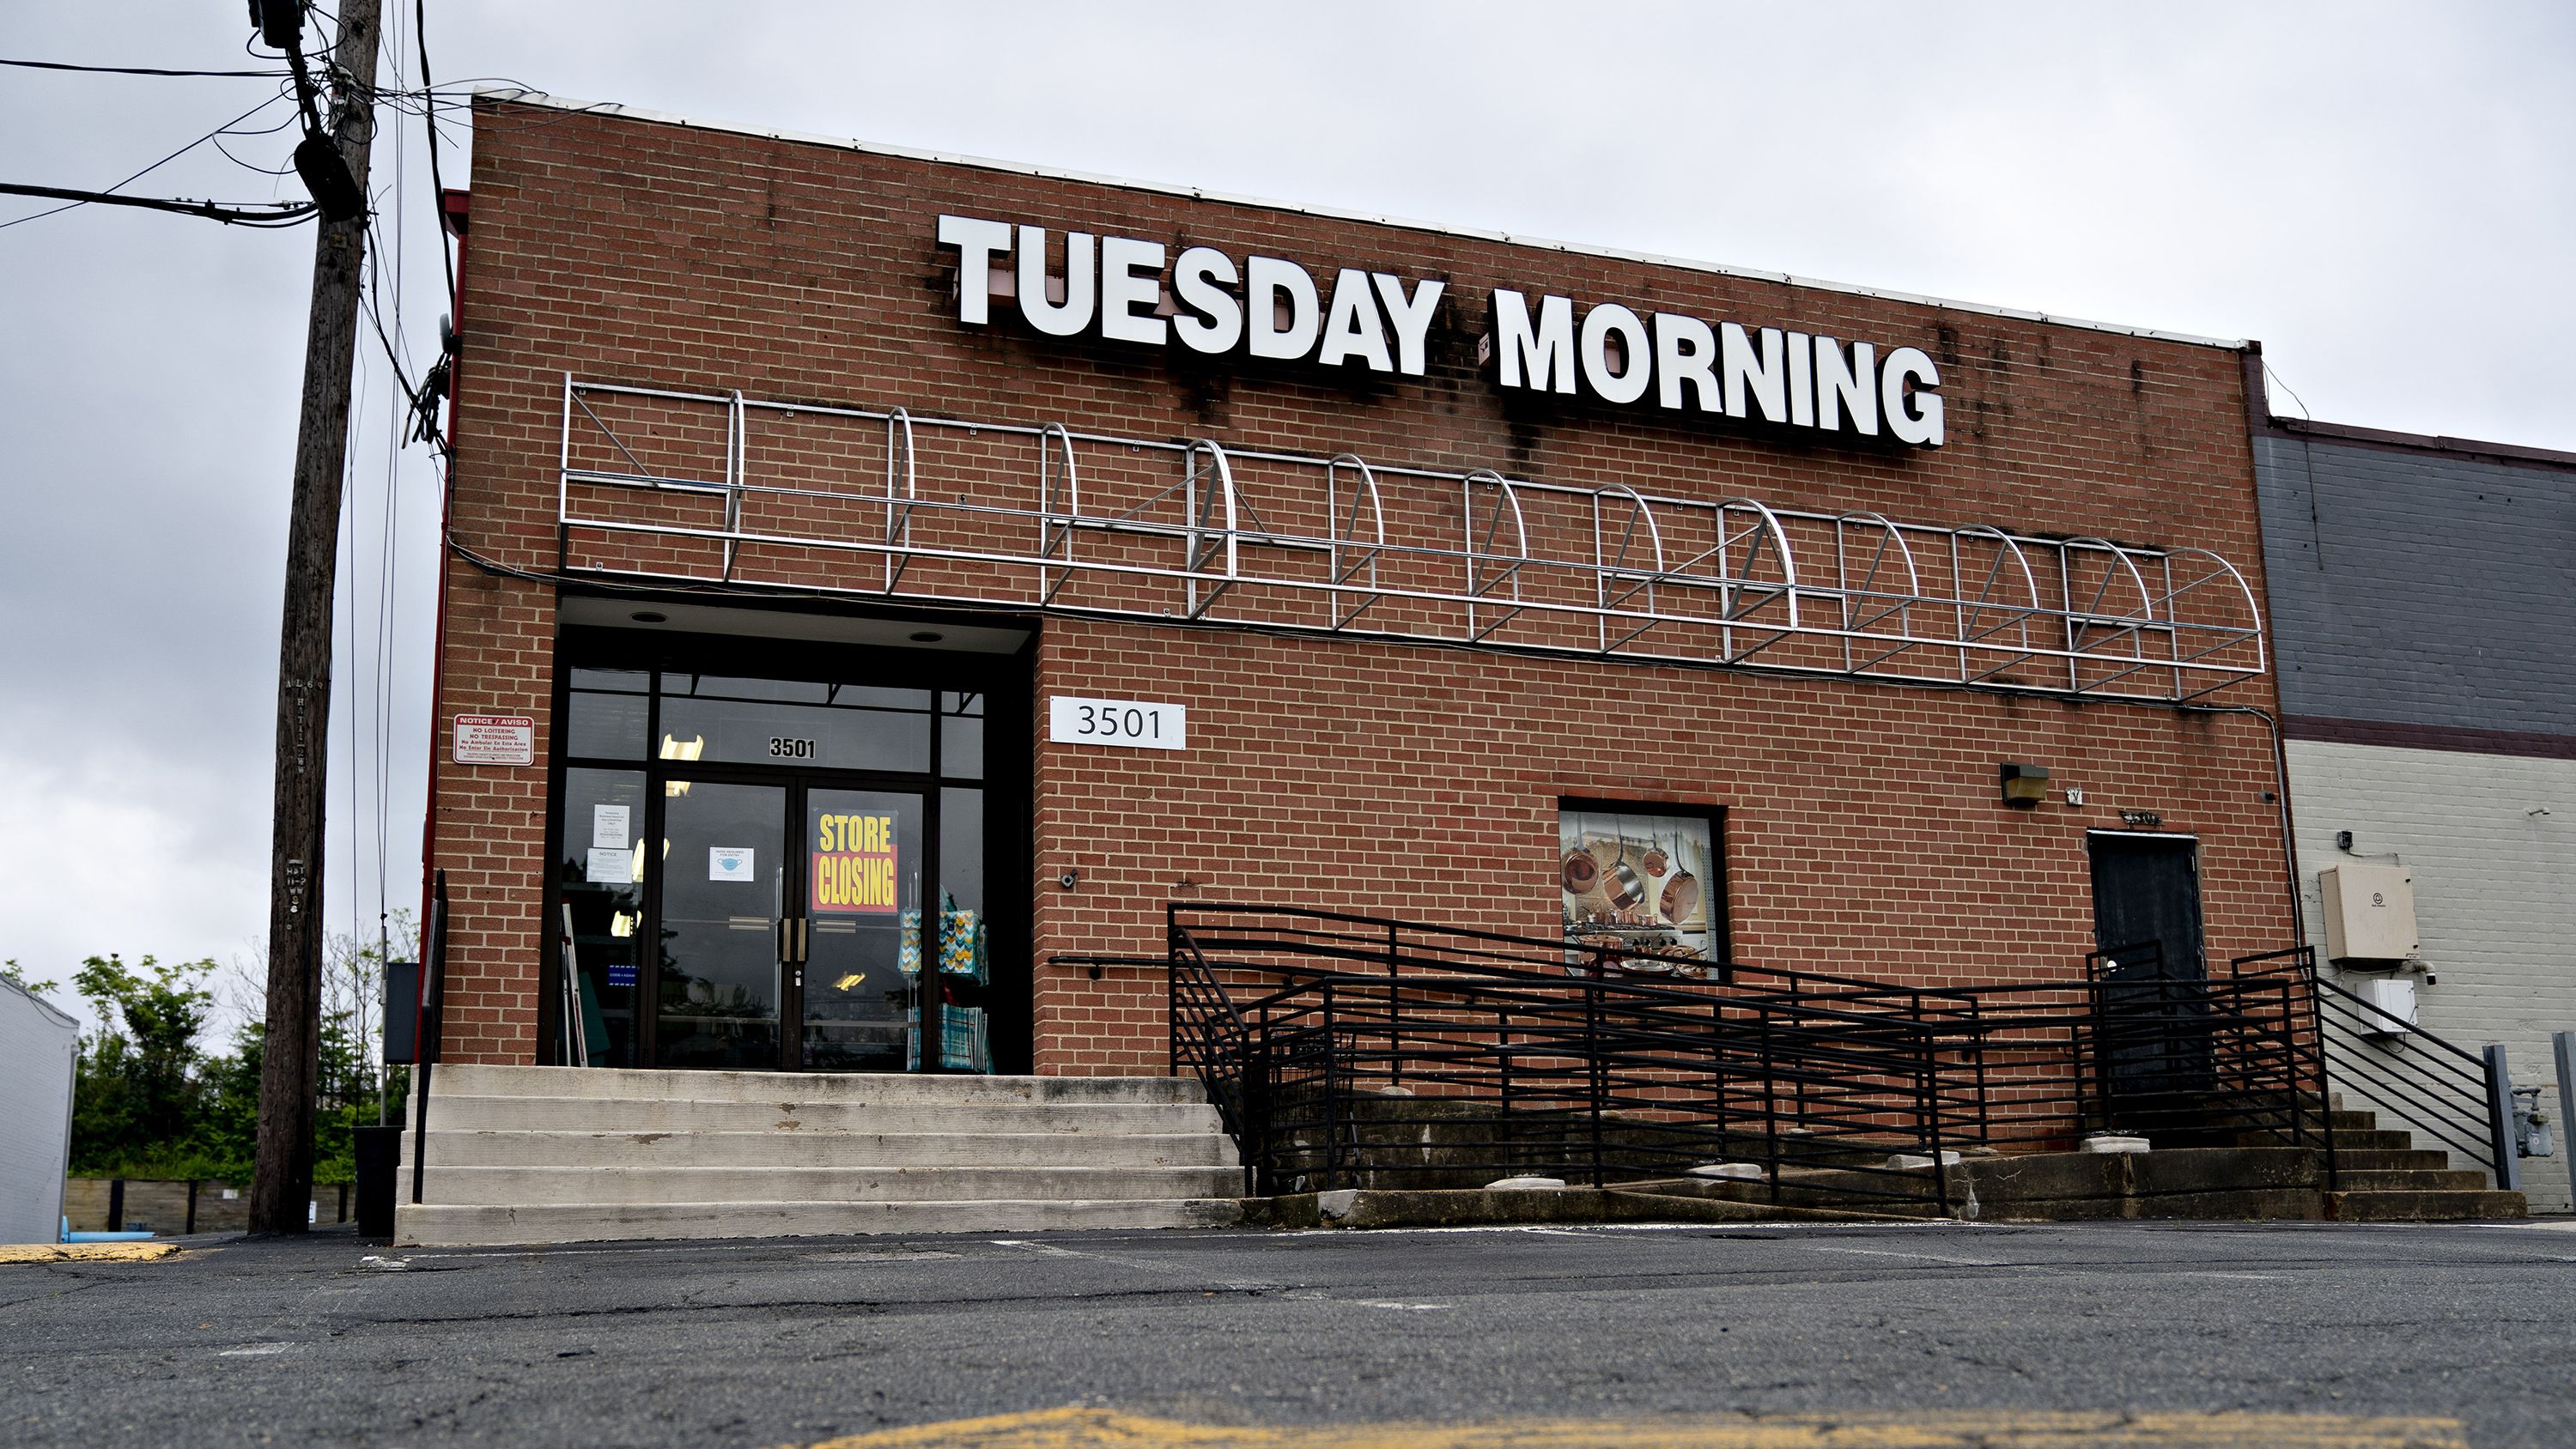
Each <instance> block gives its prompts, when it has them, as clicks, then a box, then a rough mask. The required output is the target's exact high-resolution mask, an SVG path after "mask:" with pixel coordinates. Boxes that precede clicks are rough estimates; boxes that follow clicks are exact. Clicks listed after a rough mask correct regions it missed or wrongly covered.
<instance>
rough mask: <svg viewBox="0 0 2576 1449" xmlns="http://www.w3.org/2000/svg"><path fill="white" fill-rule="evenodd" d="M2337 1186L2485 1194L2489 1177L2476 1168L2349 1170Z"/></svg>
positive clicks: (2337, 1180)
mask: <svg viewBox="0 0 2576 1449" xmlns="http://www.w3.org/2000/svg"><path fill="white" fill-rule="evenodd" d="M2335 1185H2336V1186H2337V1187H2339V1188H2341V1189H2342V1190H2343V1191H2345V1192H2484V1191H2486V1187H2487V1175H2486V1174H2485V1173H2483V1172H2480V1171H2478V1170H2476V1169H2474V1168H2443V1169H2440V1170H2438V1171H2426V1170H2423V1169H2417V1170H2414V1171H2396V1172H2390V1171H2383V1170H2379V1169H2374V1168H2353V1167H2346V1168H2343V1169H2341V1170H2340V1171H2338V1172H2337V1173H2336V1174H2335Z"/></svg>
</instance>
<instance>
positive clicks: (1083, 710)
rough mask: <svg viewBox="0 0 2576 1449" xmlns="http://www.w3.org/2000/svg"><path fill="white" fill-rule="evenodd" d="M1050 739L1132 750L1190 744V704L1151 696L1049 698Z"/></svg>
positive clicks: (1182, 748)
mask: <svg viewBox="0 0 2576 1449" xmlns="http://www.w3.org/2000/svg"><path fill="white" fill-rule="evenodd" d="M1047 738H1048V739H1049V740H1051V741H1053V742H1054V743H1056V744H1059V745H1116V746H1120V747H1122V748H1125V749H1131V750H1185V749H1188V748H1189V747H1190V712H1189V709H1188V707H1187V706H1185V705H1178V704H1158V703H1156V702H1155V701H1153V700H1149V699H1077V698H1075V697H1074V696H1072V695H1067V694H1059V695H1054V696H1052V697H1050V698H1049V699H1048V700H1047Z"/></svg>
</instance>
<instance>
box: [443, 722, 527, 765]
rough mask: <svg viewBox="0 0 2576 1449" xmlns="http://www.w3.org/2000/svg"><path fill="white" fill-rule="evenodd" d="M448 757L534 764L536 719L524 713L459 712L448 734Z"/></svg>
mask: <svg viewBox="0 0 2576 1449" xmlns="http://www.w3.org/2000/svg"><path fill="white" fill-rule="evenodd" d="M447 758H448V759H449V761H450V762H452V763H455V764H459V765H533V764H535V763H536V762H537V722H536V721H535V720H533V719H530V718H529V717H528V716H526V715H523V714H460V715H458V716H457V717H456V728H455V730H454V731H453V732H451V733H450V734H449V735H448V737H447Z"/></svg>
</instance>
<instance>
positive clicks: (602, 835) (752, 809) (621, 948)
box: [548, 664, 990, 1071]
mask: <svg viewBox="0 0 2576 1449" xmlns="http://www.w3.org/2000/svg"><path fill="white" fill-rule="evenodd" d="M848 672H849V673H851V674H857V675H864V674H866V673H868V672H869V671H868V670H866V669H863V668H860V667H858V666H857V665H855V664H854V665H853V666H852V667H851V669H850V670H849V671H848ZM570 673H571V678H570V679H569V680H568V681H567V684H568V686H569V687H568V688H567V689H566V691H565V713H564V718H563V728H562V730H561V738H562V741H563V767H562V771H561V774H560V775H559V777H558V779H559V786H558V791H559V793H558V795H557V799H556V813H555V821H554V827H553V834H554V836H555V839H556V841H557V842H558V844H559V845H560V847H561V848H560V850H559V851H558V852H557V855H556V867H555V869H556V876H555V882H556V884H555V898H554V903H553V915H552V918H551V919H550V921H549V923H548V924H549V926H550V927H551V934H552V936H553V938H554V945H555V950H554V951H553V952H552V953H551V954H552V957H553V963H554V965H555V966H556V969H555V970H554V971H553V972H552V973H551V976H550V982H551V987H552V991H553V993H554V994H553V997H552V1000H551V1002H550V1006H551V1011H550V1015H551V1016H552V1018H553V1020H554V1021H555V1022H556V1023H557V1031H556V1035H555V1043H554V1045H555V1046H556V1048H558V1050H557V1051H556V1052H554V1053H550V1054H549V1059H550V1060H556V1061H563V1062H566V1063H575V1064H581V1065H588V1066H602V1067H629V1066H632V1067H717V1068H724V1067H730V1068H735V1069H751V1070H763V1071H767V1070H806V1069H811V1070H820V1071H903V1070H906V1069H907V1068H908V1067H910V1066H911V1065H912V1064H913V1063H914V1062H915V1061H924V1062H928V1063H933V1064H941V1065H944V1067H945V1068H946V1069H948V1070H956V1071H985V1070H990V1064H989V1063H990V1058H989V1053H988V1052H987V1051H986V1050H985V1047H986V1044H987V1042H988V1037H987V1035H986V1033H985V1029H984V1028H985V1023H986V1022H987V1021H988V1019H989V1018H988V1017H987V1014H986V1002H987V998H986V997H985V996H984V994H983V989H982V986H983V982H984V980H985V974H984V970H983V967H984V964H985V962H986V961H987V960H988V959H989V958H988V957H986V956H985V955H984V953H983V952H982V951H981V950H977V951H974V952H971V953H968V954H967V955H965V956H964V957H962V958H958V959H950V958H948V957H941V958H940V960H939V961H938V962H937V963H935V964H933V963H925V962H924V961H923V960H922V959H921V957H922V956H923V955H924V954H933V955H936V954H937V945H936V944H934V945H933V946H932V948H931V951H930V952H928V953H925V951H924V949H923V947H924V937H925V935H928V936H931V937H932V938H933V940H934V941H935V942H936V943H938V944H947V943H949V942H950V941H951V940H952V938H954V939H971V940H973V941H974V942H977V943H979V944H980V943H984V942H987V941H989V939H990V937H989V932H988V931H987V930H986V929H985V928H984V925H983V921H984V915H983V907H984V905H985V900H984V866H985V845H986V823H985V815H986V805H987V796H988V792H987V790H986V789H985V782H984V779H983V773H984V749H983V741H984V725H985V718H986V716H985V697H984V696H983V695H981V694H979V693H973V692H967V691H959V690H931V689H915V688H909V687H897V686H893V685H879V684H867V685H858V684H836V683H832V682H829V681H818V680H813V679H801V680H800V679H793V678H776V677H759V676H748V675H709V674H696V673H689V672H684V671H680V670H675V669H669V668H652V669H599V668H591V667H588V666H582V665H576V666H574V667H573V668H572V669H571V671H570ZM952 908H953V909H952ZM966 925H971V926H972V928H973V929H971V930H965V929H957V930H952V926H958V927H962V926H966ZM925 964H931V969H930V970H927V971H925V970H924V969H923V967H924V965H925ZM942 966H945V967H948V968H950V969H948V970H945V971H943V970H941V969H940V967H942ZM959 967H963V968H965V969H964V970H963V972H962V973H961V972H960V971H959V970H958V969H957V968H959ZM925 992H926V993H927V994H928V996H929V997H930V998H932V999H931V1001H930V1002H929V1003H928V1006H929V1008H930V1009H929V1010H928V1011H927V1012H926V1013H925V1012H924V1011H923V1010H922V1009H921V1008H922V1007H923V1006H924V1002H923V1000H922V996H923V994H924V993H925ZM925 1014H926V1015H927V1017H928V1019H927V1020H926V1021H924V1020H920V1018H921V1017H922V1016H924V1015H925ZM952 1023H954V1026H953V1028H952ZM916 1036H918V1038H919V1039H918V1040H917V1039H916Z"/></svg>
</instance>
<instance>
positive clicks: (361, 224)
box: [250, 0, 379, 1233]
mask: <svg viewBox="0 0 2576 1449" xmlns="http://www.w3.org/2000/svg"><path fill="white" fill-rule="evenodd" d="M378 3H379V0H344V3H343V4H342V5H341V7H340V12H339V26H340V30H339V44H338V46H337V48H336V49H335V50H334V51H333V54H332V73H333V77H334V80H335V85H334V91H335V96H334V103H333V106H332V124H331V142H332V144H333V145H335V146H337V147H338V148H339V151H340V155H341V158H342V159H343V160H345V161H346V162H347V163H348V170H349V176H350V178H351V180H352V181H354V183H355V184H356V186H357V188H358V192H359V194H360V195H361V196H363V195H364V194H365V190H366V184H367V159H368V150H369V147H370V145H371V144H372V143H373V141H374V139H375V89H376V51H377V41H378ZM366 240H367V217H366V212H365V210H364V209H363V208H361V209H360V210H359V212H358V213H357V214H356V215H355V216H338V217H333V216H325V217H324V218H323V219H322V221H321V223H320V227H319V232H318V234H317V235H316V237H315V238H314V250H313V300H312V312H311V317H310V320H309V322H308V323H307V327H306V332H305V341H304V403H303V412H302V417H301V421H300V422H299V424H298V426H297V429H296V437H295V492H294V500H293V503H292V505H291V508H290V512H289V514H288V521H287V536H286V595H285V605H284V609H283V617H282V621H281V624H280V627H279V634H278V677H277V781H276V795H275V803H274V812H275V813H274V817H273V824H272V832H273V838H272V842H271V846H270V859H269V908H268V1010H267V1022H268V1026H267V1036H266V1042H265V1045H264V1048H263V1051H262V1055H261V1061H260V1081H259V1138H258V1145H257V1157H256V1166H255V1169H254V1172H253V1175H252V1180H251V1202H250V1228H251V1231H253V1232H261V1233H300V1232H303V1231H304V1230H305V1227H306V1223H307V1214H308V1207H307V1204H308V1202H309V1201H310V1198H311V1195H312V1187H313V1121H314V1110H315V1102H314V1091H315V1087H316V1074H317V1071H318V1063H319V1061H320V1058H321V1054H322V1035H321V1033H322V1010H321V993H322V830H323V801H324V785H325V774H326V764H327V760H328V743H329V739H330V722H331V603H332V593H333V590H334V587H335V585H336V583H337V578H336V575H337V571H338V549H339V534H340V491H341V481H342V475H343V472H344V467H345V464H346V462H347V451H348V436H349V392H350V379H351V371H352V368H353V367H354V366H355V363H356V352H357V342H358V287H359V280H360V273H361V271H362V270H363V268H364V265H365V260H366Z"/></svg>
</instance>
